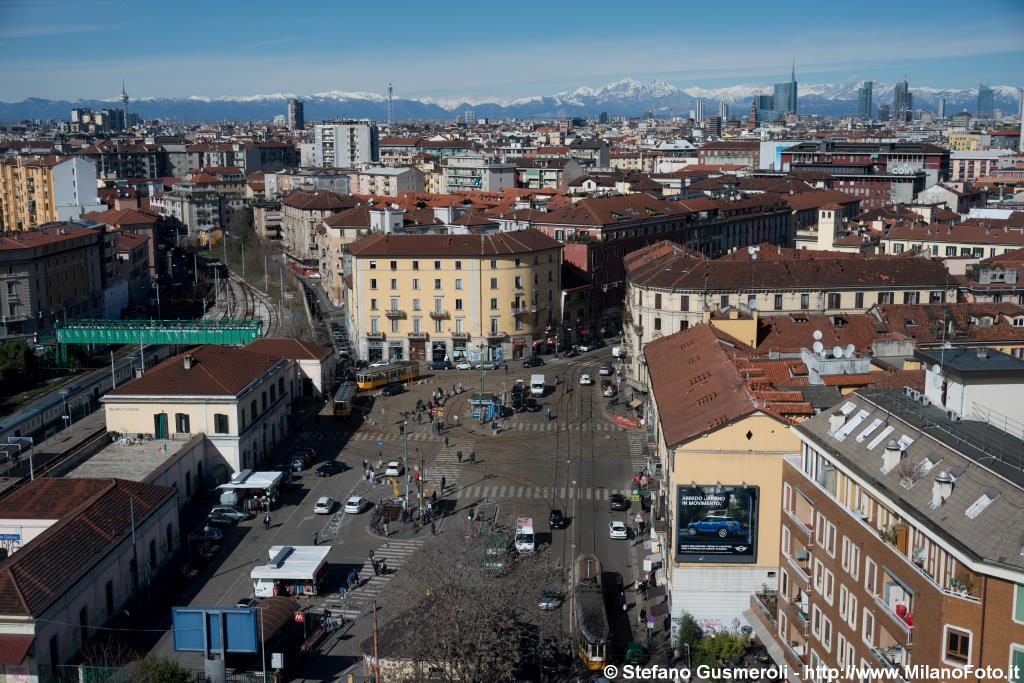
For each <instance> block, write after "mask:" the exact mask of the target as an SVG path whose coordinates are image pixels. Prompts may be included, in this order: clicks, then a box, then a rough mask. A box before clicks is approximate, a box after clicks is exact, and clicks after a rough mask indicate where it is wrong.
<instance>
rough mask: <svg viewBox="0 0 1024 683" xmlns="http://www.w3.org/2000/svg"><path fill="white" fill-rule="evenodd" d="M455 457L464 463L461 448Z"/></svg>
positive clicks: (460, 462)
mask: <svg viewBox="0 0 1024 683" xmlns="http://www.w3.org/2000/svg"><path fill="white" fill-rule="evenodd" d="M455 459H456V460H458V461H459V464H460V465H461V464H462V451H461V450H460V451H458V452H457V453H456V454H455Z"/></svg>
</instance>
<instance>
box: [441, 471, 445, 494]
mask: <svg viewBox="0 0 1024 683" xmlns="http://www.w3.org/2000/svg"><path fill="white" fill-rule="evenodd" d="M444 483H445V478H444V475H442V476H441V493H444Z"/></svg>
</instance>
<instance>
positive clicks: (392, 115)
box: [388, 83, 395, 130]
mask: <svg viewBox="0 0 1024 683" xmlns="http://www.w3.org/2000/svg"><path fill="white" fill-rule="evenodd" d="M392 92H393V88H392V87H391V84H390V83H388V129H389V130H390V129H391V124H393V123H394V120H395V103H394V102H393V101H392V99H391V93H392Z"/></svg>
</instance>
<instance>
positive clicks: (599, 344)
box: [589, 337, 605, 351]
mask: <svg viewBox="0 0 1024 683" xmlns="http://www.w3.org/2000/svg"><path fill="white" fill-rule="evenodd" d="M589 346H590V350H591V351H593V350H594V349H603V348H604V346H605V344H604V339H601V338H600V337H596V338H595V339H591V340H590V344H589Z"/></svg>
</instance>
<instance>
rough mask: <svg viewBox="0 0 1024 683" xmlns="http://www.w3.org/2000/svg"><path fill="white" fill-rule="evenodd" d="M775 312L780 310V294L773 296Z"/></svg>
mask: <svg viewBox="0 0 1024 683" xmlns="http://www.w3.org/2000/svg"><path fill="white" fill-rule="evenodd" d="M775 310H776V311H781V310H782V295H781V294H776V295H775Z"/></svg>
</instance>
